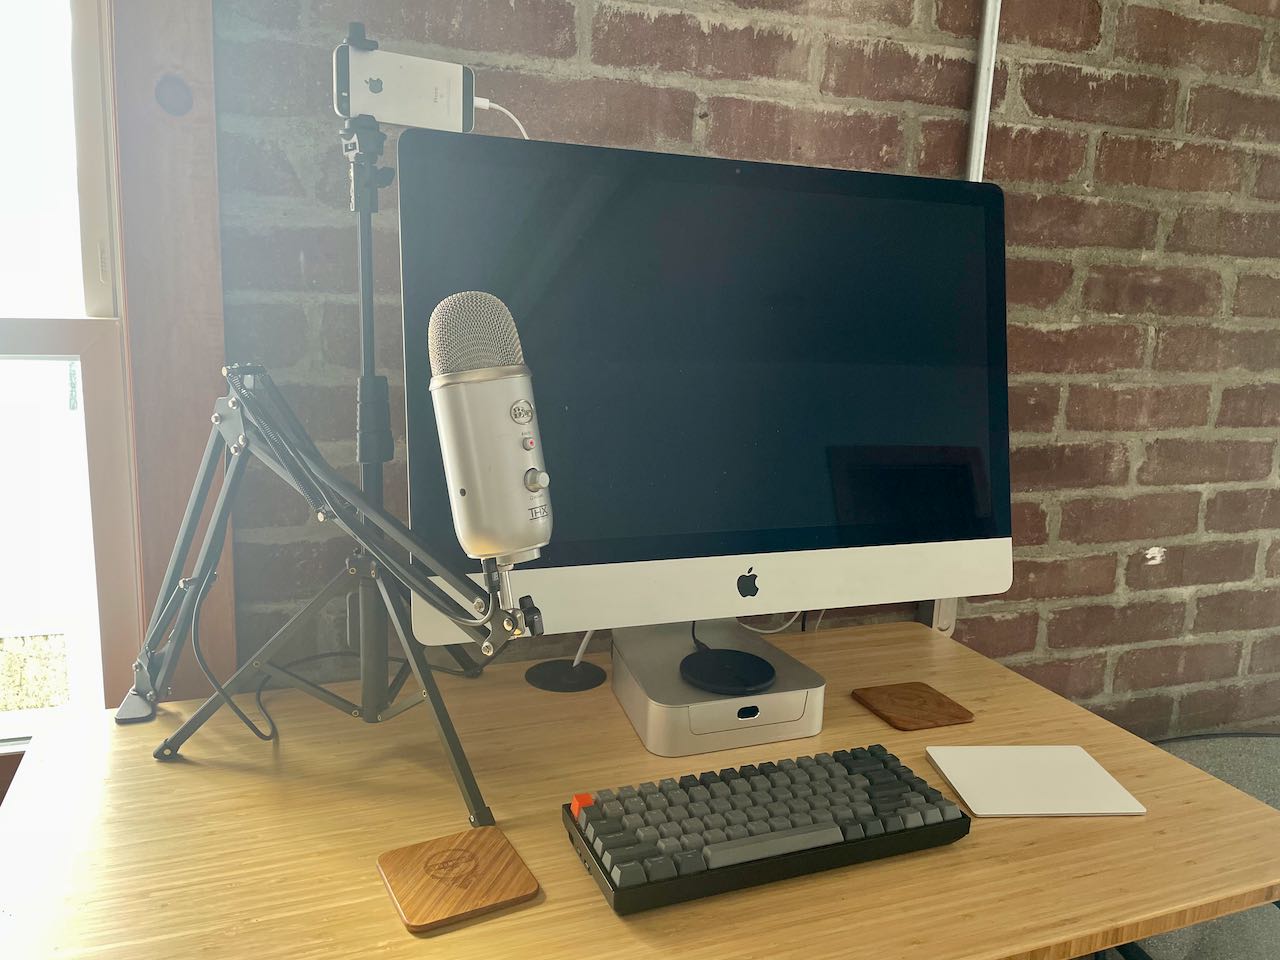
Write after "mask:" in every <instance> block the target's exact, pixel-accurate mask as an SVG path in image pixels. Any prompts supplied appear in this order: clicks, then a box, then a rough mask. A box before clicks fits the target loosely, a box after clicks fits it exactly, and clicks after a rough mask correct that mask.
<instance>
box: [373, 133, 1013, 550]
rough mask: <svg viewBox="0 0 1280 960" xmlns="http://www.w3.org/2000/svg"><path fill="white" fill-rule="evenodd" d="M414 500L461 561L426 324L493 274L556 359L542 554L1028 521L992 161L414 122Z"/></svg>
mask: <svg viewBox="0 0 1280 960" xmlns="http://www.w3.org/2000/svg"><path fill="white" fill-rule="evenodd" d="M398 165H399V204H400V237H401V259H402V271H403V297H404V301H403V306H404V317H405V330H404V334H405V336H404V342H405V378H406V396H407V408H408V423H407V426H408V440H409V447H408V449H409V467H410V469H409V484H410V491H409V493H410V513H411V525H412V527H413V528H414V530H415V532H416V533H417V534H418V535H419V536H422V537H423V538H424V539H425V540H426V541H427V542H428V543H430V544H432V545H433V546H434V547H436V548H437V552H438V553H439V555H440V556H441V557H442V558H445V559H453V560H455V561H456V562H457V563H459V564H462V565H463V567H464V568H465V569H472V568H473V567H476V566H477V561H470V560H467V559H466V557H465V556H464V554H463V553H462V550H461V548H460V547H459V546H458V544H457V541H456V539H455V536H454V532H453V526H452V520H451V514H450V510H449V502H448V497H447V493H446V489H445V484H444V473H443V467H442V465H441V460H440V453H439V445H438V440H437V437H436V432H435V430H436V428H435V419H434V415H433V411H432V407H431V400H430V395H429V393H428V390H427V383H428V381H429V379H430V376H431V372H430V364H429V361H428V356H427V335H426V331H427V323H428V318H429V316H430V314H431V311H432V309H433V308H434V307H435V306H436V304H437V303H438V302H439V301H440V300H442V299H443V298H444V297H446V296H448V295H450V294H452V293H456V292H458V291H463V290H483V291H487V292H489V293H492V294H494V295H495V296H497V297H499V298H500V299H502V300H503V301H504V302H505V303H506V304H507V305H508V306H509V307H510V309H511V312H512V315H513V316H514V318H515V321H516V325H517V327H518V329H519V333H520V338H521V341H522V343H523V347H524V354H525V360H526V363H527V364H528V366H529V369H530V370H531V372H532V376H533V386H534V401H535V405H536V406H537V410H538V416H539V421H540V428H541V434H542V440H543V452H544V455H545V458H546V464H547V470H548V471H549V473H550V475H551V478H552V483H551V489H550V492H551V498H552V505H553V510H554V532H553V535H552V540H551V543H550V544H549V545H548V546H547V547H545V548H544V549H543V555H542V558H541V559H540V560H538V561H536V562H535V563H534V564H531V565H530V566H533V567H538V566H542V567H558V566H576V565H584V564H593V565H594V564H607V563H618V562H627V561H650V560H667V559H676V558H688V557H706V556H716V555H727V554H753V553H766V552H767V553H777V552H787V551H807V550H821V549H826V548H835V547H860V546H874V545H885V544H910V543H928V542H935V541H944V540H973V539H984V538H998V537H1008V536H1009V534H1010V518H1009V451H1008V406H1007V385H1006V367H1005V329H1004V322H1005V320H1004V317H1005V305H1004V237H1003V208H1002V198H1001V194H1000V192H999V190H998V189H997V188H995V187H992V186H990V185H983V184H971V183H964V182H958V181H944V180H927V179H923V178H912V177H899V176H889V175H882V174H867V173H856V172H850V171H837V170H825V169H824V170H817V169H808V168H802V167H793V166H785V165H776V164H760V163H741V162H735V161H731V160H725V159H715V158H706V157H689V156H678V155H666V154H655V153H645V152H637V151H627V150H612V149H605V148H597V147H586V146H575V145H566V144H554V143H543V142H536V141H534V142H526V141H519V140H508V139H502V138H489V137H482V136H477V135H455V134H443V133H435V132H428V131H410V132H407V133H405V134H404V135H403V136H402V137H401V139H400V142H399V162H398Z"/></svg>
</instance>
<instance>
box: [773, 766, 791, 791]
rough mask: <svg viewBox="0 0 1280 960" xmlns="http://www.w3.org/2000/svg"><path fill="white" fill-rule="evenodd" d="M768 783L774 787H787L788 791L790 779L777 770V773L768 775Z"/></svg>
mask: <svg viewBox="0 0 1280 960" xmlns="http://www.w3.org/2000/svg"><path fill="white" fill-rule="evenodd" d="M769 783H771V784H772V785H773V786H775V787H787V788H788V789H790V787H791V778H790V777H788V776H787V775H786V773H785V772H784V771H782V770H779V771H778V772H777V773H771V774H769Z"/></svg>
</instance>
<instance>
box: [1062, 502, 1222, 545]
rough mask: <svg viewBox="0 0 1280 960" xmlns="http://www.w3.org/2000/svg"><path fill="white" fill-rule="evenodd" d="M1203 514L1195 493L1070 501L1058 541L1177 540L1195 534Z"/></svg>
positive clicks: (1063, 510) (1065, 505) (1065, 506)
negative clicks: (1200, 514)
mask: <svg viewBox="0 0 1280 960" xmlns="http://www.w3.org/2000/svg"><path fill="white" fill-rule="evenodd" d="M1199 512H1200V494H1198V493H1194V492H1187V493H1145V494H1136V495H1134V496H1130V497H1115V498H1108V499H1104V498H1093V499H1087V500H1084V499H1082V500H1069V501H1067V502H1066V503H1064V504H1063V505H1062V523H1061V526H1060V527H1059V530H1058V537H1059V539H1061V540H1062V541H1063V542H1065V543H1111V542H1114V541H1118V540H1150V539H1153V538H1157V537H1175V536H1179V535H1181V534H1184V533H1194V532H1195V529H1196V519H1197V515H1198V514H1199Z"/></svg>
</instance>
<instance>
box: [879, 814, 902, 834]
mask: <svg viewBox="0 0 1280 960" xmlns="http://www.w3.org/2000/svg"><path fill="white" fill-rule="evenodd" d="M880 822H881V823H883V824H884V832H885V833H897V832H898V831H899V830H901V829H903V825H902V818H901V817H900V816H898V815H897V814H896V813H891V814H889V816H887V817H881V818H880Z"/></svg>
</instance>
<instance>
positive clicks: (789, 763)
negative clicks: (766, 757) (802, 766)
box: [778, 759, 796, 770]
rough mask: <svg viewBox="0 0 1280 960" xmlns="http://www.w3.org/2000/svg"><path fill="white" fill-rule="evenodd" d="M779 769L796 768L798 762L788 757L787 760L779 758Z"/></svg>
mask: <svg viewBox="0 0 1280 960" xmlns="http://www.w3.org/2000/svg"><path fill="white" fill-rule="evenodd" d="M778 769H779V770H794V769H796V762H795V761H794V760H791V759H787V760H779V761H778Z"/></svg>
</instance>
